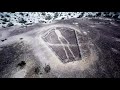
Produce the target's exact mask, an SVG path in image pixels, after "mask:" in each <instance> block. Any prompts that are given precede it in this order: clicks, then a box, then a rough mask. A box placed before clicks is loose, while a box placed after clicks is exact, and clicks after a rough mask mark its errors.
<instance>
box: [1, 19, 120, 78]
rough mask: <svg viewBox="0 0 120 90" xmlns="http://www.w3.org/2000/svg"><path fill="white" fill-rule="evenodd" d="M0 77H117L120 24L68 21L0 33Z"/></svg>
mask: <svg viewBox="0 0 120 90" xmlns="http://www.w3.org/2000/svg"><path fill="white" fill-rule="evenodd" d="M0 40H1V41H0V77H2V78H3V77H7V78H8V77H10V78H17V77H18V78H70V77H72V78H79V77H80V78H88V77H90V78H93V77H95V78H113V77H115V78H117V77H120V23H119V22H115V21H114V20H112V19H107V18H103V19H92V18H82V19H77V18H76V19H75V18H74V19H69V20H60V21H57V22H54V23H51V24H35V25H32V26H28V27H18V26H14V27H9V28H1V30H0Z"/></svg>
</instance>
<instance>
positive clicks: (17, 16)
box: [0, 12, 120, 28]
mask: <svg viewBox="0 0 120 90" xmlns="http://www.w3.org/2000/svg"><path fill="white" fill-rule="evenodd" d="M82 17H107V18H114V19H120V12H0V27H3V28H5V27H11V26H14V25H20V26H28V25H32V24H34V23H51V22H53V21H55V20H64V19H70V18H82Z"/></svg>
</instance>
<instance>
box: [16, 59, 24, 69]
mask: <svg viewBox="0 0 120 90" xmlns="http://www.w3.org/2000/svg"><path fill="white" fill-rule="evenodd" d="M25 65H26V63H25V61H21V62H20V63H18V64H17V67H18V66H19V67H20V68H23V67H24V66H25Z"/></svg>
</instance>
